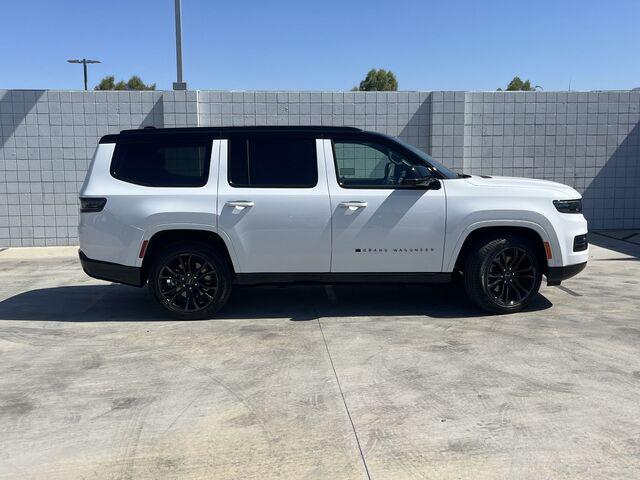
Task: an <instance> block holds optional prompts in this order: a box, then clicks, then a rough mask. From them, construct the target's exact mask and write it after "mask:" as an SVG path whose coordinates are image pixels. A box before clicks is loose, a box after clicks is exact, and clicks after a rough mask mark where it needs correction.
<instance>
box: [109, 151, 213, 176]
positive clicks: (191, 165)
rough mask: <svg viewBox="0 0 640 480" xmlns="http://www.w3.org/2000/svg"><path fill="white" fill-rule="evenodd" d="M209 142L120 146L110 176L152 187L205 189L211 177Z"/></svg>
mask: <svg viewBox="0 0 640 480" xmlns="http://www.w3.org/2000/svg"><path fill="white" fill-rule="evenodd" d="M209 157H210V141H207V140H202V141H200V140H196V141H184V140H180V141H174V140H152V141H144V142H137V143H119V144H118V146H117V148H116V157H115V160H114V161H113V163H112V165H111V174H112V175H113V176H114V177H115V178H118V179H120V180H123V181H125V182H130V183H136V184H138V185H147V186H153V187H202V186H203V185H205V184H206V183H207V178H208V176H209Z"/></svg>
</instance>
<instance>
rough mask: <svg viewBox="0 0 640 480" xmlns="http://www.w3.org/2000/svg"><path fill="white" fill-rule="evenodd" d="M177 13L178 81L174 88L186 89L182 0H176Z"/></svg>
mask: <svg viewBox="0 0 640 480" xmlns="http://www.w3.org/2000/svg"><path fill="white" fill-rule="evenodd" d="M175 15H176V76H177V78H176V81H175V82H173V89H174V90H186V89H187V82H183V81H182V7H181V5H180V0H175Z"/></svg>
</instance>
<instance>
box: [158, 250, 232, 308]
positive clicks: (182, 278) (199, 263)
mask: <svg viewBox="0 0 640 480" xmlns="http://www.w3.org/2000/svg"><path fill="white" fill-rule="evenodd" d="M149 289H150V291H151V292H152V294H153V295H154V297H155V298H156V300H157V301H158V302H159V303H160V305H162V306H163V307H164V308H165V309H166V310H167V311H168V312H169V313H170V314H171V315H172V316H174V317H175V318H178V319H180V320H198V319H203V318H211V317H212V316H214V315H215V314H216V313H217V312H218V311H219V310H220V309H221V308H222V307H223V306H224V304H225V303H226V301H227V299H228V298H229V294H230V293H231V274H230V271H229V268H228V266H227V264H226V261H225V259H224V258H223V257H222V256H220V255H218V254H217V252H215V251H214V250H211V249H209V248H207V246H206V245H203V244H199V243H189V244H178V245H174V246H171V247H168V248H167V249H166V250H164V251H162V252H161V253H160V254H159V255H158V256H157V258H156V259H155V261H154V262H153V264H152V267H151V271H150V274H149Z"/></svg>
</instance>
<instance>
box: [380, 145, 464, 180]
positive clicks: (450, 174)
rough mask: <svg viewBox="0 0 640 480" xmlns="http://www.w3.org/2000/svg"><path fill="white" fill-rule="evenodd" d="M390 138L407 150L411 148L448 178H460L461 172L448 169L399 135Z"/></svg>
mask: <svg viewBox="0 0 640 480" xmlns="http://www.w3.org/2000/svg"><path fill="white" fill-rule="evenodd" d="M389 138H392V139H393V140H394V141H396V142H398V143H399V144H400V145H402V146H403V147H405V148H406V149H407V150H411V151H412V152H413V153H415V154H416V155H417V156H418V157H420V158H421V159H423V160H424V161H425V162H428V163H429V164H430V165H433V166H434V167H435V168H436V170H438V171H439V172H440V173H442V175H444V176H445V177H446V178H460V175H459V174H457V173H456V172H454V171H453V170H450V169H448V168H447V167H445V166H444V165H442V164H441V163H440V162H438V161H436V160H434V159H433V158H432V157H431V156H429V155H427V154H426V153H424V152H423V151H422V150H420V149H419V148H416V147H414V146H413V145H411V144H410V143H407V142H405V141H404V140H402V139H400V138H398V137H389Z"/></svg>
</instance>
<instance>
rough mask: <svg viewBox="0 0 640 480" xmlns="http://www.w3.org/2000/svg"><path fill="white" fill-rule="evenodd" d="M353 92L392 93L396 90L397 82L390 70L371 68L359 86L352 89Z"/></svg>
mask: <svg viewBox="0 0 640 480" xmlns="http://www.w3.org/2000/svg"><path fill="white" fill-rule="evenodd" d="M352 90H354V91H361V92H372V91H377V92H392V91H396V90H398V80H397V79H396V76H395V75H394V74H393V72H392V71H391V70H385V69H383V68H380V69H378V70H376V69H375V68H372V69H371V70H369V72H367V76H366V77H365V78H364V80H362V81H361V82H360V85H359V86H357V87H353V88H352Z"/></svg>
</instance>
